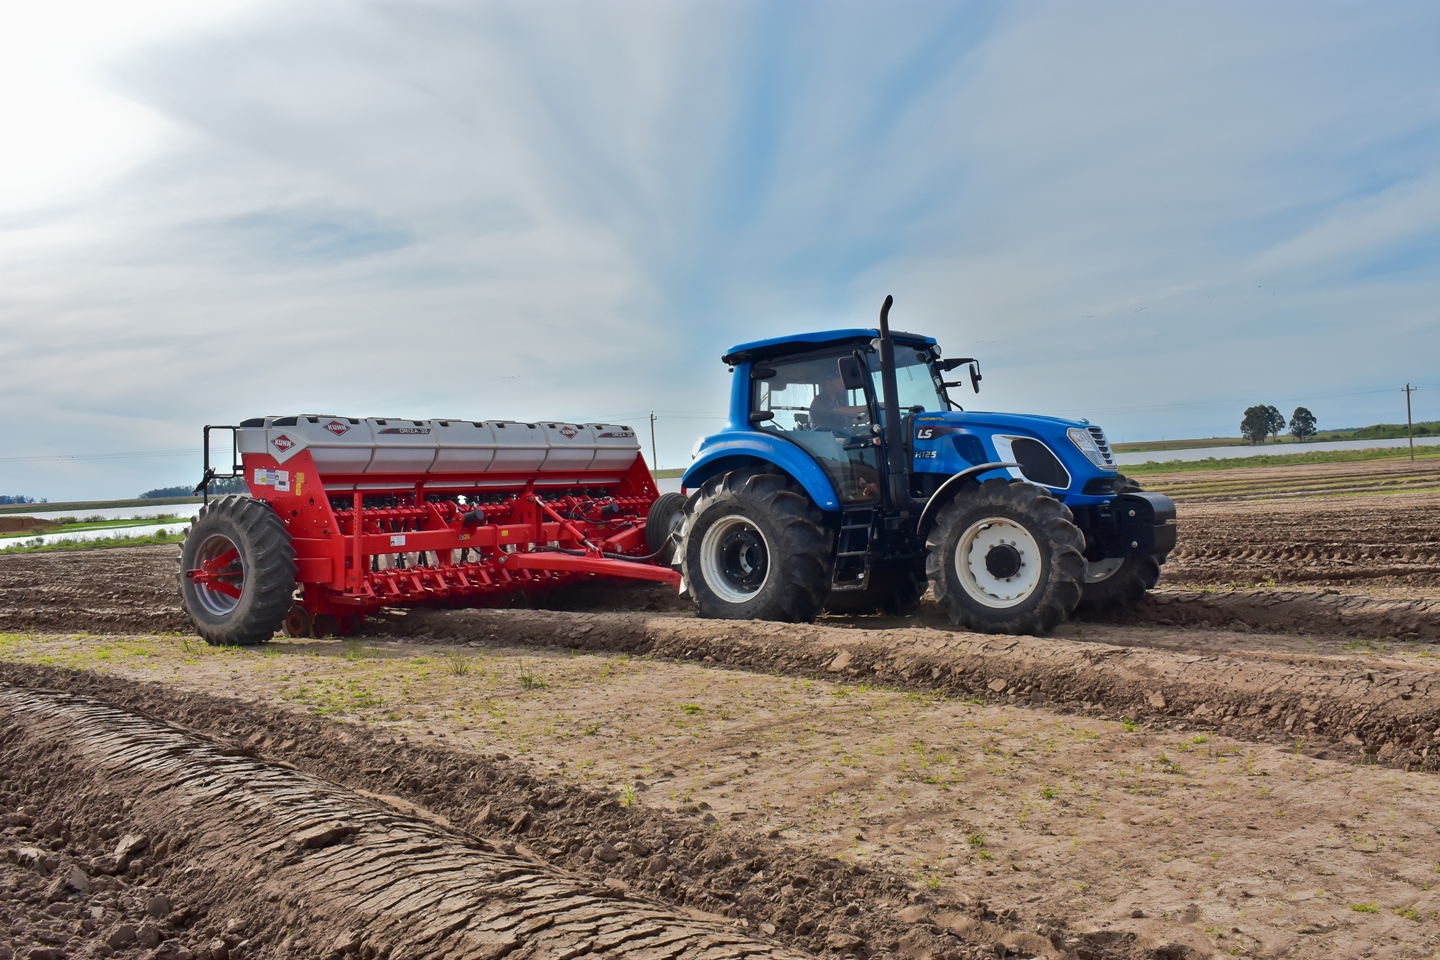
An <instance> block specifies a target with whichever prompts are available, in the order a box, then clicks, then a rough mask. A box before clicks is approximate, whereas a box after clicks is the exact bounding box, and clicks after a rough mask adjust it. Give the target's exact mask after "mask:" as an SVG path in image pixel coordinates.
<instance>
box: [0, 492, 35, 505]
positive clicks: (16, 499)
mask: <svg viewBox="0 0 1440 960" xmlns="http://www.w3.org/2000/svg"><path fill="white" fill-rule="evenodd" d="M34 502H35V498H34V497H27V496H23V495H21V494H16V495H15V496H0V504H10V503H34Z"/></svg>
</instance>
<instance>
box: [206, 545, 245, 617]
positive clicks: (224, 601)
mask: <svg viewBox="0 0 1440 960" xmlns="http://www.w3.org/2000/svg"><path fill="white" fill-rule="evenodd" d="M231 550H235V551H236V552H237V553H238V552H239V547H238V546H237V545H236V544H235V542H234V541H232V540H231V539H230V538H229V537H227V536H225V535H224V534H223V533H215V534H211V535H210V536H209V537H207V538H206V539H205V541H204V542H203V543H201V544H200V549H199V550H197V551H195V566H196V567H197V568H199V569H202V570H203V569H204V567H205V564H206V563H208V562H210V561H211V560H214V559H216V558H218V557H222V556H224V555H225V554H227V553H229V552H230V551H231ZM225 571H226V572H229V573H238V574H239V576H238V577H236V578H234V580H233V581H232V582H234V583H235V584H236V585H237V586H240V587H241V589H244V586H243V585H244V583H245V576H244V575H245V563H244V561H243V560H241V559H240V557H238V556H237V557H236V558H235V559H234V560H232V561H230V563H229V564H227V565H226V567H225ZM194 593H195V602H196V603H198V604H200V607H201V608H202V609H203V610H205V612H206V613H209V614H210V615H211V616H214V617H226V616H229V615H230V614H231V613H233V612H234V611H235V608H236V607H238V606H239V605H240V598H239V597H232V596H230V595H229V594H225V593H221V592H220V591H218V590H211V589H210V585H209V584H206V583H201V584H196V585H195V586H194Z"/></svg>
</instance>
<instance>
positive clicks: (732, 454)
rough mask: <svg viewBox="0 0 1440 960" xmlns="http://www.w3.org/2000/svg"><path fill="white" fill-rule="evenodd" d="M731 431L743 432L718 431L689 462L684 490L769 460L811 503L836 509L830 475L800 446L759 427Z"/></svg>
mask: <svg viewBox="0 0 1440 960" xmlns="http://www.w3.org/2000/svg"><path fill="white" fill-rule="evenodd" d="M735 433H736V434H743V436H733V435H732V436H730V437H726V436H725V435H724V434H721V435H720V436H717V437H715V438H713V440H712V442H711V443H710V445H709V449H707V450H705V451H704V452H703V453H701V454H700V456H699V457H698V458H697V459H696V461H695V462H694V463H692V464H691V465H690V469H688V470H686V471H685V476H684V477H682V478H681V480H680V485H681V486H682V487H684V488H685V489H687V490H693V489H694V488H696V487H698V486H700V485H701V484H703V483H704V482H705V481H706V480H709V479H710V478H711V477H713V476H715V475H717V474H721V473H725V472H727V471H730V470H735V469H738V468H740V467H747V466H755V465H757V464H771V465H773V466H775V467H776V468H777V469H778V470H779V471H780V472H781V473H785V474H789V476H790V477H791V478H792V479H793V480H794V481H795V482H796V483H798V484H800V486H802V487H804V488H805V492H806V493H808V494H809V495H810V499H811V500H813V501H814V502H815V506H817V507H819V508H820V509H821V510H826V511H831V510H839V509H840V498H839V497H837V496H836V495H835V488H834V486H832V485H831V483H830V478H829V477H827V476H825V471H823V470H821V469H820V465H819V464H818V463H816V462H815V460H814V459H813V458H812V457H810V455H809V454H807V453H806V452H805V451H804V450H802V449H801V448H800V447H798V446H796V445H795V444H793V443H790V442H789V441H787V440H782V439H780V438H779V437H772V436H769V435H768V434H765V433H762V432H761V431H759V430H754V431H735Z"/></svg>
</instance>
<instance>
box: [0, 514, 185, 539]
mask: <svg viewBox="0 0 1440 960" xmlns="http://www.w3.org/2000/svg"><path fill="white" fill-rule="evenodd" d="M179 519H180V517H179V516H177V515H176V514H173V513H160V514H156V515H155V516H153V517H132V518H131V519H129V520H75V521H71V522H68V523H61V524H60V525H59V526H56V527H46V528H45V529H44V530H43V531H40V532H41V533H44V534H52V533H84V532H85V531H88V530H109V529H111V528H113V527H155V526H160V525H161V524H165V523H175V522H176V521H178V520H179ZM35 536H36V534H34V533H10V534H0V543H3V542H4V541H6V540H15V539H25V538H30V539H34V537H35Z"/></svg>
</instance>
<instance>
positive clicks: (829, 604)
mask: <svg viewBox="0 0 1440 960" xmlns="http://www.w3.org/2000/svg"><path fill="white" fill-rule="evenodd" d="M929 587H930V583H929V581H928V580H926V579H925V575H924V574H920V573H913V572H911V571H909V570H878V571H873V572H872V573H871V575H870V583H869V584H867V585H866V586H865V589H863V590H841V591H837V592H834V593H831V594H830V596H829V597H828V598H826V600H825V612H826V613H834V614H840V615H842V616H864V615H866V614H871V613H883V614H885V615H887V616H891V617H908V616H910V615H911V614H912V613H914V612H915V611H916V610H918V609H920V598H921V597H923V596H924V595H925V591H926V590H927V589H929Z"/></svg>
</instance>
